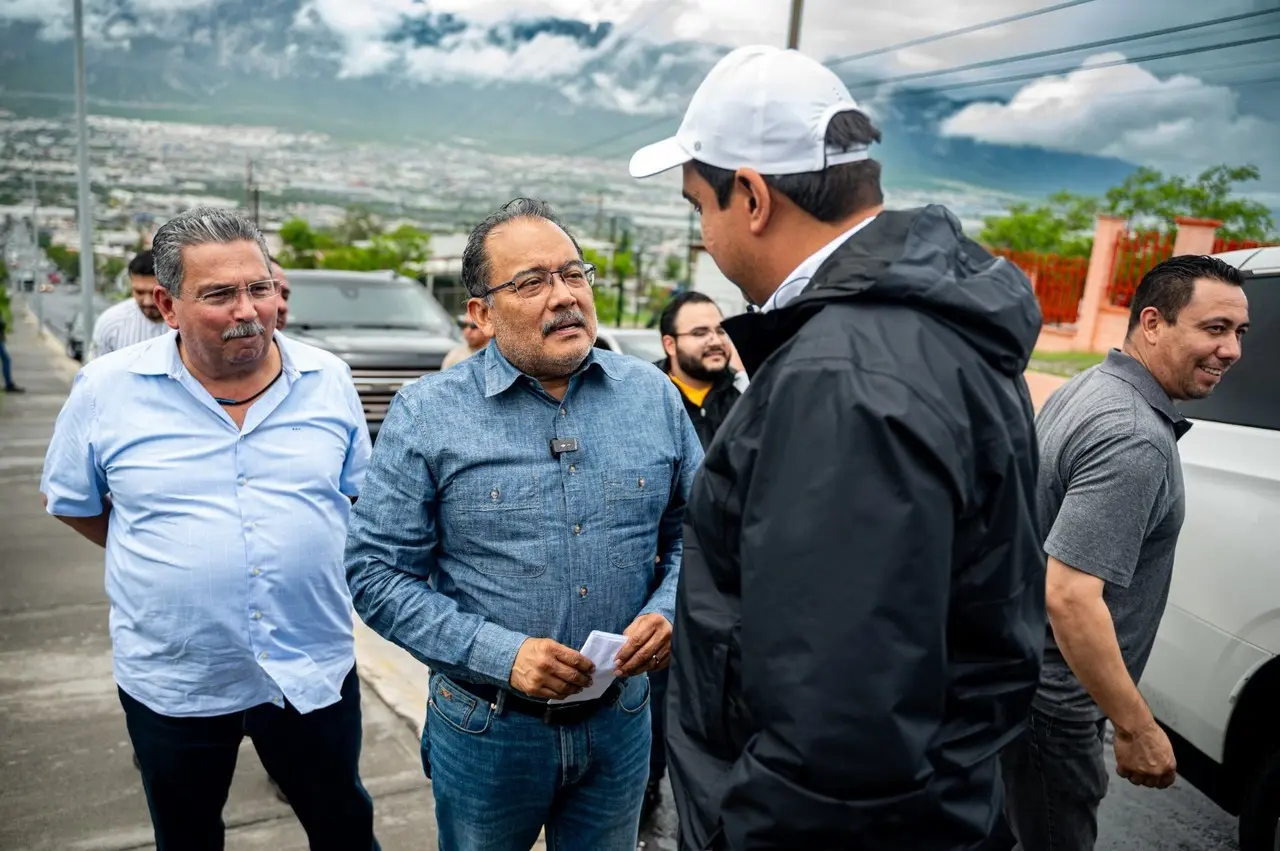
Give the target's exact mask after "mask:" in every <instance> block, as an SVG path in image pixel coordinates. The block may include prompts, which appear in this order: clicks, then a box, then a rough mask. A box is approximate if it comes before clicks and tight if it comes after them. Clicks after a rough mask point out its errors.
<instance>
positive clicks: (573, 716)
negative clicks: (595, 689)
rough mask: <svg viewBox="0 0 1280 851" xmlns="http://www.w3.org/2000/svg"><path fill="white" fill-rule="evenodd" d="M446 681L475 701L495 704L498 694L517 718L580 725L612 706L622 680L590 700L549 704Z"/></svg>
mask: <svg viewBox="0 0 1280 851" xmlns="http://www.w3.org/2000/svg"><path fill="white" fill-rule="evenodd" d="M449 679H451V680H453V683H454V685H456V686H458V688H460V689H462V690H463V691H465V692H466V693H467V694H469V695H471V696H472V697H474V698H475V699H476V700H482V701H484V702H485V703H488V704H491V705H495V706H496V705H497V703H498V695H499V694H501V695H503V696H504V697H503V703H502V705H503V707H504V708H506V709H510V710H511V711H512V712H519V713H520V714H521V715H531V716H533V717H534V718H540V719H541V720H542V722H543V723H544V724H581V723H582V722H583V721H586V720H587V719H588V718H590V717H591V716H593V715H595V714H596V713H597V712H599V711H600V710H601V709H604V708H606V707H609V706H612V705H613V704H614V703H616V702H617V701H618V698H619V697H620V696H621V695H622V686H621V683H622V682H623V681H622V680H614V682H613V683H612V684H610V686H609V688H607V689H605V692H604V694H602V695H600V696H599V697H597V698H594V699H592V700H582V701H577V702H575V703H555V704H549V703H545V702H544V701H541V700H534V699H533V698H529V697H525V696H523V695H519V694H516V693H515V692H513V691H511V690H509V689H500V688H498V687H497V686H494V685H489V684H487V683H472V682H468V681H466V680H459V679H456V678H454V677H450V678H449Z"/></svg>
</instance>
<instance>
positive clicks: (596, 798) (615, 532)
mask: <svg viewBox="0 0 1280 851" xmlns="http://www.w3.org/2000/svg"><path fill="white" fill-rule="evenodd" d="M594 274H595V270H594V269H593V268H592V267H591V266H590V265H589V264H586V263H584V262H583V261H582V254H581V252H580V251H579V249H578V245H577V243H576V242H575V241H574V240H573V238H572V237H571V236H570V235H569V234H568V233H567V231H565V230H564V229H563V228H562V227H561V226H560V225H559V223H558V222H557V221H556V219H555V217H554V214H553V213H552V212H551V210H550V209H549V208H548V207H547V206H546V205H545V204H543V203H542V202H539V201H533V200H529V199H517V200H516V201H513V202H511V203H510V204H508V205H507V206H505V207H504V208H503V209H502V210H501V211H499V212H498V213H496V214H494V215H493V216H490V217H489V218H488V219H486V220H485V221H484V222H482V223H481V224H480V225H479V226H478V227H477V228H476V230H475V231H473V232H472V234H471V237H470V239H469V240H468V244H467V248H466V250H465V252H464V255H463V267H462V279H463V281H464V282H465V283H466V285H467V289H468V291H469V292H470V293H471V296H472V298H471V301H470V303H469V305H468V310H469V314H470V316H471V318H472V319H473V320H474V321H475V322H476V323H477V324H478V325H479V326H480V327H481V328H482V329H484V331H485V332H486V333H487V334H490V335H491V336H493V337H494V340H493V341H492V342H491V343H490V344H489V346H488V347H487V348H486V349H485V350H484V351H482V352H478V353H476V354H475V355H473V356H472V357H470V358H468V359H466V360H465V361H463V362H462V363H460V364H458V365H457V366H455V367H453V368H452V369H449V370H445V371H444V372H440V373H438V374H433V375H428V376H426V377H424V378H422V379H421V380H419V381H416V382H414V383H413V384H411V385H409V386H408V387H405V388H403V389H402V390H401V391H400V392H399V393H398V394H397V395H396V398H395V400H394V402H393V403H392V405H391V408H390V410H389V411H388V413H387V419H386V421H385V422H384V423H383V426H382V430H381V431H380V432H379V435H378V444H377V446H376V448H375V449H374V453H373V460H372V462H371V464H370V467H369V476H368V480H367V482H366V483H365V487H364V489H363V491H362V492H361V497H360V502H359V503H357V505H356V507H355V511H354V512H353V515H352V521H351V532H350V535H349V538H348V542H347V557H346V563H347V577H348V582H349V584H350V586H351V591H352V597H353V599H354V602H355V607H356V611H357V612H359V614H360V616H361V617H362V618H364V620H365V622H366V623H367V624H369V626H370V627H372V628H373V629H374V630H376V631H377V632H379V633H381V634H382V635H383V636H385V637H387V638H389V639H390V640H392V641H394V642H395V643H397V644H399V645H400V646H402V647H404V648H405V649H407V650H408V651H410V652H411V653H412V654H413V655H414V656H416V657H417V658H418V659H420V660H422V661H423V662H425V663H426V664H427V665H429V666H430V667H431V671H432V673H431V679H430V685H429V689H430V701H429V704H428V709H427V721H426V726H425V730H424V733H423V739H422V748H423V764H424V767H425V768H426V769H427V771H428V775H429V776H430V777H431V779H432V790H433V792H434V794H435V800H436V821H437V824H438V826H439V836H440V847H441V849H442V851H508V850H509V849H510V851H514V849H521V851H524V849H528V848H529V847H530V846H531V845H532V844H533V843H534V842H535V840H536V839H537V837H538V831H539V829H540V828H542V827H543V826H544V825H545V826H546V832H547V841H548V847H552V848H557V849H561V851H634V849H635V846H636V836H637V832H638V826H639V820H640V805H641V800H642V797H643V794H644V787H645V779H646V778H647V776H648V773H649V744H650V724H649V712H650V708H649V683H648V678H647V677H646V676H645V674H646V673H648V672H650V671H654V670H658V669H661V668H663V667H665V666H666V664H667V660H668V659H669V656H670V639H671V620H672V617H673V608H674V603H675V588H676V579H677V574H678V570H679V566H680V558H681V522H682V517H683V513H684V505H685V498H686V495H687V494H688V493H689V488H690V485H691V483H692V481H693V477H694V474H695V473H696V472H697V469H698V466H699V464H700V463H701V461H702V447H701V445H700V444H699V442H698V437H697V435H696V434H695V433H694V430H693V425H692V424H691V423H690V422H689V418H688V417H687V416H686V415H685V412H684V407H683V405H682V403H681V401H680V395H679V393H678V392H677V391H676V389H675V386H674V385H673V384H672V383H671V382H670V381H669V380H668V379H667V377H666V376H665V375H663V374H662V372H661V371H660V370H658V369H657V368H656V367H654V366H653V365H652V364H650V363H647V362H645V361H642V360H639V359H637V358H631V357H628V356H625V355H618V354H614V353H612V352H607V351H602V350H597V349H595V348H593V345H592V344H593V343H594V341H595V330H596V319H595V307H594V303H593V300H592V288H591V285H592V282H593V280H594ZM593 630H600V631H602V632H607V633H615V634H616V633H621V634H623V635H625V636H626V637H627V640H626V643H625V644H624V645H623V646H622V648H621V650H620V651H618V653H617V654H616V656H614V658H613V659H612V660H608V659H607V658H606V659H605V661H606V662H608V668H607V669H602V668H603V666H602V668H594V669H593V665H592V662H591V661H590V660H589V659H587V658H585V657H584V656H583V655H582V654H581V653H579V652H578V651H579V648H582V647H583V644H584V642H585V641H586V640H587V638H588V636H589V635H590V634H591V632H592V631H593ZM615 674H617V675H619V677H620V678H619V679H618V680H616V681H614V682H613V683H612V684H609V685H608V688H607V690H604V691H603V694H601V695H599V696H587V695H583V699H582V700H580V701H576V702H564V703H550V702H549V701H551V700H563V699H564V698H571V697H573V696H575V695H577V694H579V693H580V692H582V691H583V689H584V688H585V687H587V686H588V684H589V683H591V682H593V677H594V678H596V679H599V678H602V677H610V676H613V675H615ZM604 685H605V684H604V683H601V684H600V687H601V688H603V686H604ZM656 709H657V708H655V711H656Z"/></svg>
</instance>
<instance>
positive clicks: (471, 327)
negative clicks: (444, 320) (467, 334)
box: [458, 319, 480, 331]
mask: <svg viewBox="0 0 1280 851" xmlns="http://www.w3.org/2000/svg"><path fill="white" fill-rule="evenodd" d="M458 327H459V328H461V329H462V330H463V331H475V330H476V329H477V328H479V327H480V326H479V325H477V324H476V323H474V322H472V321H471V320H470V319H460V320H458Z"/></svg>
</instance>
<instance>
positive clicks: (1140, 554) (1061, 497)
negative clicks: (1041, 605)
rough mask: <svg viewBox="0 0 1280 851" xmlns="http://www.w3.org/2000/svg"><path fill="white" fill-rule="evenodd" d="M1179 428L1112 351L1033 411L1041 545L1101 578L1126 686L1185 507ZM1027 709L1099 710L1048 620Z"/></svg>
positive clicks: (1080, 714) (1149, 380)
mask: <svg viewBox="0 0 1280 851" xmlns="http://www.w3.org/2000/svg"><path fill="white" fill-rule="evenodd" d="M1189 428H1191V423H1189V422H1187V421H1186V420H1185V419H1184V418H1183V417H1182V415H1181V414H1179V413H1178V410H1177V409H1176V408H1175V407H1174V406H1173V402H1172V401H1171V400H1170V399H1169V395H1168V394H1167V393H1165V391H1164V389H1163V388H1161V386H1160V385H1159V384H1158V383H1157V382H1156V380H1155V378H1154V377H1152V375H1151V373H1150V372H1148V371H1147V368H1146V367H1145V366H1143V365H1142V364H1141V363H1139V362H1138V361H1136V360H1134V359H1133V358H1131V357H1129V356H1128V355H1126V354H1124V353H1122V352H1120V351H1117V350H1114V349H1113V350H1112V351H1111V352H1110V353H1109V354H1108V355H1107V358H1106V360H1105V361H1104V362H1103V363H1101V364H1099V365H1098V366H1095V367H1093V368H1092V369H1090V370H1088V371H1086V372H1084V373H1082V374H1080V375H1078V376H1076V377H1075V378H1073V379H1072V380H1071V381H1069V382H1068V383H1067V384H1066V385H1064V386H1063V387H1062V388H1061V389H1059V390H1058V391H1057V392H1056V393H1054V394H1053V396H1051V397H1050V398H1049V401H1048V402H1046V403H1045V406H1044V408H1043V409H1042V410H1041V411H1040V415H1039V416H1038V417H1036V433H1037V436H1038V437H1039V440H1040V478H1039V486H1038V491H1039V496H1040V500H1039V509H1040V523H1041V529H1042V530H1044V531H1045V532H1046V534H1047V537H1046V539H1045V542H1044V551H1045V552H1046V553H1047V554H1049V555H1050V556H1053V557H1054V558H1056V559H1058V561H1060V562H1062V563H1063V564H1066V565H1069V566H1071V567H1073V568H1075V569H1076V570H1080V571H1083V572H1085V573H1088V574H1090V575H1092V576H1096V577H1098V578H1100V579H1102V580H1104V581H1105V582H1106V587H1105V589H1104V591H1103V599H1104V600H1105V601H1106V604H1107V608H1108V609H1110V610H1111V618H1112V620H1113V621H1114V622H1115V628H1116V638H1117V640H1118V641H1119V643H1120V653H1121V655H1122V656H1123V657H1124V662H1125V666H1126V667H1127V668H1128V669H1129V675H1130V676H1131V677H1133V681H1134V682H1135V683H1136V682H1138V680H1139V678H1140V677H1141V676H1142V670H1143V668H1144V667H1145V666H1146V664H1147V657H1148V656H1150V654H1151V646H1152V644H1153V643H1154V641H1155V637H1156V629H1157V628H1158V627H1159V626H1160V618H1161V617H1162V616H1163V615H1164V607H1165V603H1166V601H1167V600H1168V599H1169V583H1170V580H1171V579H1172V577H1173V553H1174V547H1175V546H1176V545H1177V542H1178V532H1179V531H1180V530H1181V528H1182V518H1183V514H1184V504H1183V488H1182V463H1181V460H1180V459H1179V457H1178V438H1180V437H1181V436H1182V435H1183V434H1185V433H1186V432H1187V429H1189ZM1033 705H1034V706H1035V707H1036V708H1037V709H1039V710H1041V711H1043V712H1045V713H1047V714H1049V715H1052V716H1054V717H1056V718H1061V719H1064V720H1072V721H1097V720H1099V719H1101V718H1102V717H1103V713H1102V710H1100V709H1099V708H1098V706H1097V704H1095V703H1094V702H1093V699H1092V698H1091V697H1089V695H1088V693H1087V692H1086V691H1085V690H1084V687H1083V686H1081V685H1080V681H1079V680H1077V679H1076V676H1075V674H1073V673H1071V669H1070V668H1069V667H1068V666H1067V663H1066V661H1065V660H1064V659H1063V658H1062V653H1061V651H1060V650H1058V646H1057V644H1056V642H1055V641H1054V639H1053V629H1052V628H1049V629H1048V630H1047V635H1046V640H1045V653H1044V668H1043V671H1042V672H1041V675H1040V688H1039V690H1038V691H1037V693H1036V696H1035V700H1034V704H1033Z"/></svg>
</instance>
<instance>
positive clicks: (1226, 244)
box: [1212, 236, 1267, 254]
mask: <svg viewBox="0 0 1280 851" xmlns="http://www.w3.org/2000/svg"><path fill="white" fill-rule="evenodd" d="M1266 246H1267V243H1265V242H1254V241H1253V240H1251V239H1227V238H1226V237H1223V236H1220V237H1218V238H1217V239H1215V240H1214V241H1213V252H1212V253H1214V254H1219V253H1221V252H1223V251H1238V250H1239V249H1241V248H1265V247H1266Z"/></svg>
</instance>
